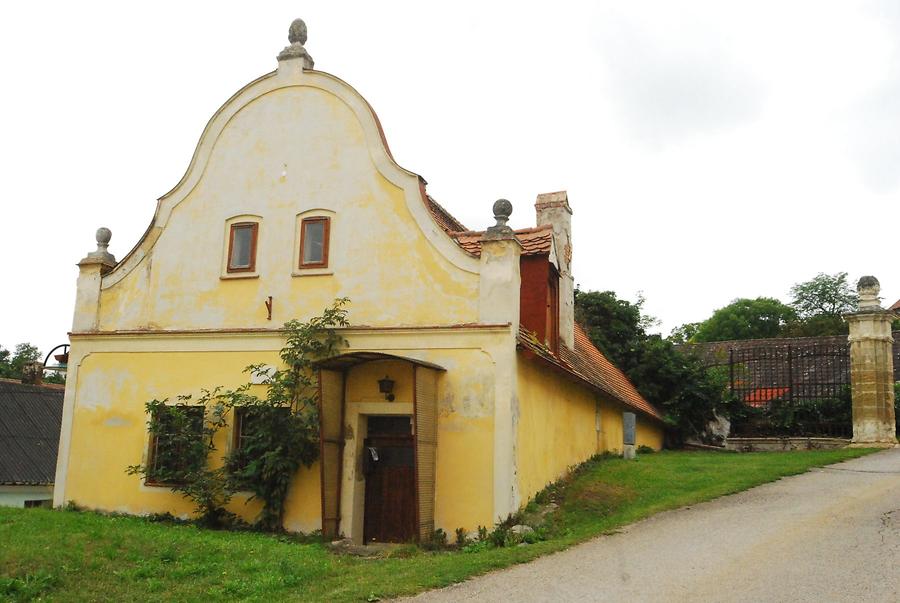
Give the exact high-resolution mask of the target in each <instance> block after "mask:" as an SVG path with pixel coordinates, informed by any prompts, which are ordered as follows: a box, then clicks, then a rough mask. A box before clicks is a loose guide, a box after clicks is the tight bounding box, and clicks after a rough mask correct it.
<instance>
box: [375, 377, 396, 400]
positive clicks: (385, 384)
mask: <svg viewBox="0 0 900 603" xmlns="http://www.w3.org/2000/svg"><path fill="white" fill-rule="evenodd" d="M378 391H379V392H380V393H382V394H384V399H385V400H387V401H388V402H393V401H394V380H393V379H391V378H390V377H388V376H387V375H385V376H384V379H379V380H378Z"/></svg>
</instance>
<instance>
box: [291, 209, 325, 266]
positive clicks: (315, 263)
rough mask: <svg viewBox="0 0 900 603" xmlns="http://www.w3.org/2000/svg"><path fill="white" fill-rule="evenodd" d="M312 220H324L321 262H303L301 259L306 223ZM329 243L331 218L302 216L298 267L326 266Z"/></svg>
mask: <svg viewBox="0 0 900 603" xmlns="http://www.w3.org/2000/svg"><path fill="white" fill-rule="evenodd" d="M312 222H324V223H325V228H324V232H323V233H322V261H321V262H305V263H304V261H303V243H304V242H305V239H306V225H307V224H308V223H312ZM330 245H331V218H329V217H328V216H312V217H309V218H303V220H301V221H300V261H299V263H298V267H299V268H300V269H301V270H302V269H305V268H328V248H329V246H330Z"/></svg>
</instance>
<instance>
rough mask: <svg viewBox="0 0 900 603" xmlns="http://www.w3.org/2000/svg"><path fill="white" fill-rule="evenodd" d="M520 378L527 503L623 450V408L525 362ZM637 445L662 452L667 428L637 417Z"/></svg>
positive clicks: (520, 460) (520, 465)
mask: <svg viewBox="0 0 900 603" xmlns="http://www.w3.org/2000/svg"><path fill="white" fill-rule="evenodd" d="M518 378H519V379H518V384H519V396H518V399H519V420H518V432H517V436H518V437H517V450H516V461H517V471H518V480H519V491H520V494H521V497H522V500H523V501H527V500H529V499H530V498H532V497H533V496H534V495H535V493H537V492H539V491H540V490H541V489H543V488H544V487H545V486H546V485H547V484H549V483H550V482H552V481H554V480H556V479H559V478H560V477H562V476H563V475H564V474H565V473H566V472H567V470H568V469H569V468H571V467H572V466H573V465H577V464H578V463H581V462H583V461H585V460H587V459H588V458H590V457H591V456H593V455H594V454H597V453H598V452H603V451H621V450H622V436H623V432H622V413H623V412H624V411H625V410H626V409H625V407H624V406H623V405H621V404H619V403H617V402H614V401H612V400H610V399H608V398H605V397H599V396H598V395H597V394H596V393H595V392H593V391H591V390H590V389H588V388H587V387H586V386H584V385H581V384H579V383H577V382H575V381H572V380H568V379H565V378H564V377H562V376H561V375H559V374H557V373H555V372H553V371H551V370H549V369H547V368H545V367H543V366H541V364H539V363H538V362H535V361H531V360H526V359H524V358H522V357H521V356H520V357H519V362H518ZM598 406H599V413H600V416H599V428H600V429H599V431H598V430H597V427H598V417H597V412H598ZM637 441H638V442H637V443H638V445H641V444H644V445H646V446H650V447H652V448H654V449H656V450H659V449H660V448H661V447H662V443H663V429H662V425H660V424H658V423H655V422H652V421H651V420H650V419H646V418H645V417H644V416H642V415H638V419H637Z"/></svg>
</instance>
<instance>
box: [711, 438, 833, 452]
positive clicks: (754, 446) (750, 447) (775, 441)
mask: <svg viewBox="0 0 900 603" xmlns="http://www.w3.org/2000/svg"><path fill="white" fill-rule="evenodd" d="M849 444H850V440H845V439H843V438H803V437H792V438H728V439H726V440H725V448H726V450H733V451H735V452H786V451H790V450H833V449H836V448H846V447H847V446H848V445H849Z"/></svg>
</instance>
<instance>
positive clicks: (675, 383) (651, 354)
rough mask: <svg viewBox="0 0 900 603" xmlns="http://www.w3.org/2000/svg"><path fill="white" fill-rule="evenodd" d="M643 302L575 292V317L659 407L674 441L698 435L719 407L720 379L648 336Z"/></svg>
mask: <svg viewBox="0 0 900 603" xmlns="http://www.w3.org/2000/svg"><path fill="white" fill-rule="evenodd" d="M643 303H644V300H643V298H638V301H637V303H630V302H628V301H626V300H621V299H618V298H617V297H616V294H615V293H613V292H612V291H603V292H597V291H589V292H582V291H577V292H576V296H575V316H576V319H577V320H578V322H579V323H580V324H581V325H582V326H583V327H584V329H585V331H586V332H587V334H588V337H589V338H590V339H591V341H592V342H593V343H594V345H596V346H597V348H598V349H600V350H601V351H602V352H603V353H604V354H605V355H606V356H607V358H609V359H610V360H611V361H612V362H613V363H614V364H615V365H616V366H618V367H619V368H620V369H621V370H622V372H624V373H625V374H626V375H627V376H628V378H629V379H630V380H631V382H632V383H633V384H634V386H635V387H636V388H637V389H638V391H639V392H640V393H641V395H642V396H644V398H645V399H646V400H647V401H648V402H650V403H651V404H653V405H654V406H656V407H657V408H659V409H661V410H662V411H663V413H664V414H665V417H666V420H667V422H668V423H669V425H670V426H671V427H672V428H673V433H674V435H675V439H676V440H681V441H683V440H684V439H686V438H690V437H700V438H702V437H703V435H704V432H705V430H706V426H707V424H709V422H710V421H711V420H713V419H714V418H715V415H716V413H717V412H718V411H721V410H723V409H722V406H723V398H722V395H723V392H724V386H723V383H722V382H721V379H719V378H718V376H717V375H715V374H714V373H712V372H710V371H707V370H706V368H705V367H704V366H703V364H702V362H701V361H700V360H699V359H698V358H696V357H694V356H692V355H690V354H684V353H681V352H679V351H678V350H677V349H676V348H675V346H674V345H673V344H672V342H671V341H669V340H666V339H663V338H662V337H660V336H659V335H648V334H647V332H646V329H647V325H649V324H652V319H651V318H649V317H646V316H644V315H643V313H642V311H641V310H642V306H643Z"/></svg>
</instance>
